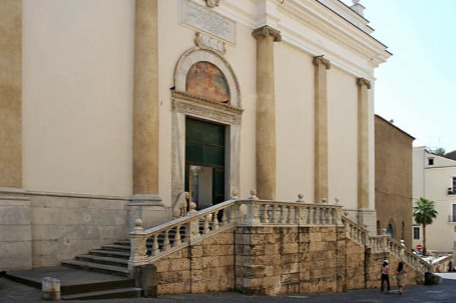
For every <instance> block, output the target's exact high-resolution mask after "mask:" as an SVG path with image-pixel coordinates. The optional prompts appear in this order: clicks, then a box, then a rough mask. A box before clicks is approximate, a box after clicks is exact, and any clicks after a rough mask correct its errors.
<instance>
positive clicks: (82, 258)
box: [76, 254, 128, 267]
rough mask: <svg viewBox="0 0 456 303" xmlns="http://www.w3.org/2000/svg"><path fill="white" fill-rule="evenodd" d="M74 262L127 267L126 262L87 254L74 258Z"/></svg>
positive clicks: (120, 259)
mask: <svg viewBox="0 0 456 303" xmlns="http://www.w3.org/2000/svg"><path fill="white" fill-rule="evenodd" d="M76 260H79V261H85V262H92V263H99V264H106V265H113V266H120V267H128V260H126V259H122V258H116V257H114V258H113V257H103V256H96V255H90V254H89V255H79V256H76Z"/></svg>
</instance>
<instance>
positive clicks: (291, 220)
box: [288, 206, 296, 224]
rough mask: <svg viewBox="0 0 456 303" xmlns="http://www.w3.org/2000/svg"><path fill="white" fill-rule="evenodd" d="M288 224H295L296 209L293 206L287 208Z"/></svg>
mask: <svg viewBox="0 0 456 303" xmlns="http://www.w3.org/2000/svg"><path fill="white" fill-rule="evenodd" d="M288 223H290V224H295V223H296V208H295V207H294V206H289V207H288Z"/></svg>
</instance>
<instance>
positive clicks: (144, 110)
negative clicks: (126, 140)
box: [133, 0, 160, 201]
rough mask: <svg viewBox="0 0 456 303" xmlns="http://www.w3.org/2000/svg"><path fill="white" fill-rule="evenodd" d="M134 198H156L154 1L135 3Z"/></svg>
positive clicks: (156, 136)
mask: <svg viewBox="0 0 456 303" xmlns="http://www.w3.org/2000/svg"><path fill="white" fill-rule="evenodd" d="M133 115H134V118H133V120H134V121H133V124H134V134H133V136H134V137H133V194H134V198H135V199H139V200H141V199H142V200H148V201H149V200H152V201H160V198H159V197H158V130H159V129H158V128H159V117H158V50H157V0H137V1H136V33H135V74H134V114H133Z"/></svg>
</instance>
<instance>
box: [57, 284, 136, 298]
mask: <svg viewBox="0 0 456 303" xmlns="http://www.w3.org/2000/svg"><path fill="white" fill-rule="evenodd" d="M141 293H142V290H141V288H135V287H131V288H121V289H112V290H104V291H94V292H86V293H80V294H73V295H64V296H62V299H63V300H106V299H118V298H140V297H141Z"/></svg>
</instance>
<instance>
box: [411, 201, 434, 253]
mask: <svg viewBox="0 0 456 303" xmlns="http://www.w3.org/2000/svg"><path fill="white" fill-rule="evenodd" d="M434 203H435V202H434V201H432V200H428V199H426V198H423V197H421V198H419V199H418V200H417V201H416V206H414V207H413V217H414V218H415V222H416V223H418V224H421V225H422V226H423V256H425V255H426V225H429V224H432V222H434V219H435V218H437V215H438V212H437V211H436V210H435V205H434Z"/></svg>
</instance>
